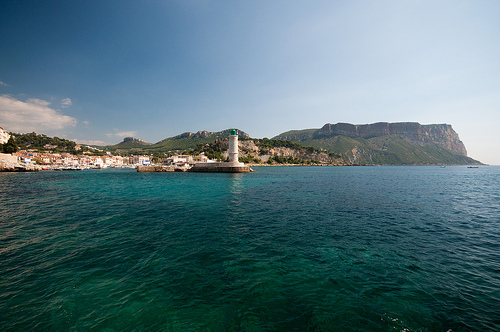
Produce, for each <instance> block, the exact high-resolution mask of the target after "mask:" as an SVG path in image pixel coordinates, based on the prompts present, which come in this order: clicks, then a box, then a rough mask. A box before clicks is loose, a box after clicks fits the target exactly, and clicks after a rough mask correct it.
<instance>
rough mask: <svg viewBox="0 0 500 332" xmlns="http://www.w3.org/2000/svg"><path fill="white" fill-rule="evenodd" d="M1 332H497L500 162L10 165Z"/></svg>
mask: <svg viewBox="0 0 500 332" xmlns="http://www.w3.org/2000/svg"><path fill="white" fill-rule="evenodd" d="M0 330H2V331H68V330H72V331H86V330H98V331H290V330H297V331H498V330H500V167H495V166H484V167H479V168H477V169H468V168H467V167H462V166H455V167H446V168H440V167H432V166H429V167H256V172H254V173H248V174H201V173H200V174H197V173H137V172H135V170H91V171H79V172H54V171H47V172H40V173H0Z"/></svg>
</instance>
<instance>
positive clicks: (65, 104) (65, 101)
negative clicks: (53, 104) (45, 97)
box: [61, 98, 73, 108]
mask: <svg viewBox="0 0 500 332" xmlns="http://www.w3.org/2000/svg"><path fill="white" fill-rule="evenodd" d="M61 105H62V106H61V107H63V108H66V107H68V106H71V105H73V102H72V101H71V99H69V98H65V99H63V100H61Z"/></svg>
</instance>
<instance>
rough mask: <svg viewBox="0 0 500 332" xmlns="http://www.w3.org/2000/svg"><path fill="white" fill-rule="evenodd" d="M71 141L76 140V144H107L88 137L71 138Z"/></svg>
mask: <svg viewBox="0 0 500 332" xmlns="http://www.w3.org/2000/svg"><path fill="white" fill-rule="evenodd" d="M72 141H73V142H76V143H77V144H82V145H107V143H106V142H104V141H99V140H88V139H76V138H75V139H72Z"/></svg>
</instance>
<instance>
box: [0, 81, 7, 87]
mask: <svg viewBox="0 0 500 332" xmlns="http://www.w3.org/2000/svg"><path fill="white" fill-rule="evenodd" d="M0 85H3V86H9V85H8V84H7V83H4V82H2V81H0Z"/></svg>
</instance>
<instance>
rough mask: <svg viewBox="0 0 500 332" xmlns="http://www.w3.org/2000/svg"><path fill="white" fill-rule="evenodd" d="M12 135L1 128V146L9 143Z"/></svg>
mask: <svg viewBox="0 0 500 332" xmlns="http://www.w3.org/2000/svg"><path fill="white" fill-rule="evenodd" d="M9 138H10V134H9V132H8V131H7V130H5V129H3V128H2V127H0V144H5V143H7V142H8V141H9Z"/></svg>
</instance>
